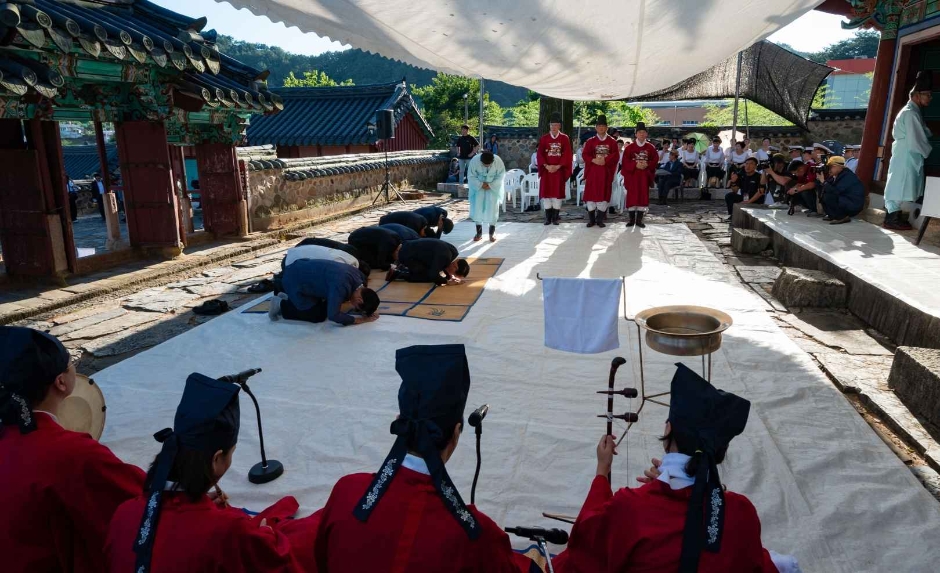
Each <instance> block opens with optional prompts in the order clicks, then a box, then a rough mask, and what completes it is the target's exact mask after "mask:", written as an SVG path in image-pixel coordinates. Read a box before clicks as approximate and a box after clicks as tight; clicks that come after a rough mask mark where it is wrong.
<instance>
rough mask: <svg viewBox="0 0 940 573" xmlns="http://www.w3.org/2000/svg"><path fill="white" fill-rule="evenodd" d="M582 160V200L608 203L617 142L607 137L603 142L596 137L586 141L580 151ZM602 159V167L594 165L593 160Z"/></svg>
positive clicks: (615, 166)
mask: <svg viewBox="0 0 940 573" xmlns="http://www.w3.org/2000/svg"><path fill="white" fill-rule="evenodd" d="M581 157H582V159H584V200H585V201H593V202H595V203H600V202H602V201H608V202H609V201H610V194H611V192H612V191H613V184H614V176H615V175H616V174H617V162H618V161H620V149H619V148H618V147H617V140H616V139H614V138H613V137H611V136H609V135H608V136H607V137H606V138H605V139H604V140H603V141H601V139H600V138H599V137H597V136H596V135H595V136H594V137H592V138H591V139H588V140H587V142H585V144H584V148H583V149H582V150H581ZM595 157H602V158H603V159H604V164H603V165H595V164H594V161H593V160H594V158H595Z"/></svg>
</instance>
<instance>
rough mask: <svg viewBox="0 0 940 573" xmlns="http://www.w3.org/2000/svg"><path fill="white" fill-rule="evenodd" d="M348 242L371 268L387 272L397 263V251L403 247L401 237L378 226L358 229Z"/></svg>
mask: <svg viewBox="0 0 940 573" xmlns="http://www.w3.org/2000/svg"><path fill="white" fill-rule="evenodd" d="M348 240H349V244H350V245H352V246H353V247H355V248H356V250H357V251H359V255H360V256H359V258H361V259H362V260H364V261H365V262H366V263H368V265H369V267H370V268H373V269H379V270H382V271H387V270H388V269H389V267H390V266H391V265H392V263H393V262H395V251H396V249H398V247H400V246H401V237H399V236H398V235H397V234H395V233H394V232H392V231H390V230H388V229H383V228H382V227H380V226H378V225H372V226H370V227H362V228H361V229H356V230H355V231H353V232H352V233H350V234H349V239H348Z"/></svg>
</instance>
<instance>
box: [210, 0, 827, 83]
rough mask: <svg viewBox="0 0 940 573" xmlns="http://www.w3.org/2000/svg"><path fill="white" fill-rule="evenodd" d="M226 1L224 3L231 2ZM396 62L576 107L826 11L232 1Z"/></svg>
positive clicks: (537, 2) (775, 4) (706, 5)
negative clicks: (575, 102)
mask: <svg viewBox="0 0 940 573" xmlns="http://www.w3.org/2000/svg"><path fill="white" fill-rule="evenodd" d="M219 1H223V0H219ZM224 1H227V2H229V3H230V4H232V5H233V6H235V7H236V8H247V9H248V10H250V11H251V12H253V13H254V14H257V15H260V16H267V17H268V18H270V19H271V20H273V21H275V22H284V23H285V24H287V25H293V26H297V27H298V28H300V29H301V30H303V31H305V32H313V33H315V34H317V35H319V36H326V37H329V38H330V39H332V40H336V41H339V42H342V43H344V44H350V45H352V46H354V47H357V48H361V49H363V50H367V51H370V52H375V53H377V54H381V55H383V56H386V57H388V58H393V59H396V60H401V61H404V62H407V63H409V64H412V65H415V66H420V67H428V68H432V69H435V70H439V71H442V72H447V73H452V74H460V75H463V76H471V77H484V78H487V79H495V80H500V81H503V82H506V83H508V84H513V85H517V86H524V87H527V88H529V89H531V90H534V91H536V92H538V93H540V94H543V95H547V96H551V97H557V98H564V99H570V100H598V99H621V98H629V97H634V96H639V95H642V94H646V93H650V92H654V91H657V90H660V89H663V88H667V87H669V86H672V85H674V84H676V83H678V82H680V81H682V80H684V79H686V78H688V77H690V76H692V75H695V74H697V73H699V72H701V71H703V70H705V69H707V68H709V67H711V66H713V65H715V64H717V63H719V62H721V61H723V60H725V59H726V58H728V57H729V56H731V55H733V54H735V53H737V52H739V51H740V50H742V49H744V48H747V47H748V46H750V45H751V44H753V43H754V42H757V41H759V40H762V39H764V38H766V37H767V36H769V35H770V34H773V33H774V32H776V31H777V30H779V29H780V28H782V27H784V26H786V25H787V24H789V23H790V22H792V21H793V20H795V19H796V18H798V17H800V16H801V15H803V14H804V13H806V12H808V11H809V10H811V9H813V8H814V7H815V6H816V5H818V4H819V3H820V0H788V1H781V0H737V1H735V2H730V1H728V0H721V1H719V0H617V1H615V2H577V1H571V0H473V1H467V0H224Z"/></svg>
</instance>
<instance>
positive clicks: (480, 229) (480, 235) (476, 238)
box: [473, 225, 483, 241]
mask: <svg viewBox="0 0 940 573" xmlns="http://www.w3.org/2000/svg"><path fill="white" fill-rule="evenodd" d="M482 238H483V225H477V234H476V235H474V236H473V240H474V241H479V240H480V239H482Z"/></svg>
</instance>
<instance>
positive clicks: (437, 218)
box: [412, 205, 454, 239]
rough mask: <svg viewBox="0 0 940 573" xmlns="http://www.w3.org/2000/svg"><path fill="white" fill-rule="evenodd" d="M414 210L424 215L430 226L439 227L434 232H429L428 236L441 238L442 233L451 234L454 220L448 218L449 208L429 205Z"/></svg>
mask: <svg viewBox="0 0 940 573" xmlns="http://www.w3.org/2000/svg"><path fill="white" fill-rule="evenodd" d="M412 212H413V213H417V214H418V215H421V216H422V217H424V218H425V219H426V220H427V222H428V225H429V226H431V227H434V228H435V229H437V230H436V231H434V232H433V233H430V234H428V235H427V236H429V237H434V238H435V239H440V238H441V235H449V234H450V232H451V231H453V230H454V222H453V221H451V220H450V219H448V218H447V209H444V208H443V207H438V206H437V205H429V206H427V207H419V208H418V209H415V210H414V211H412Z"/></svg>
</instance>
